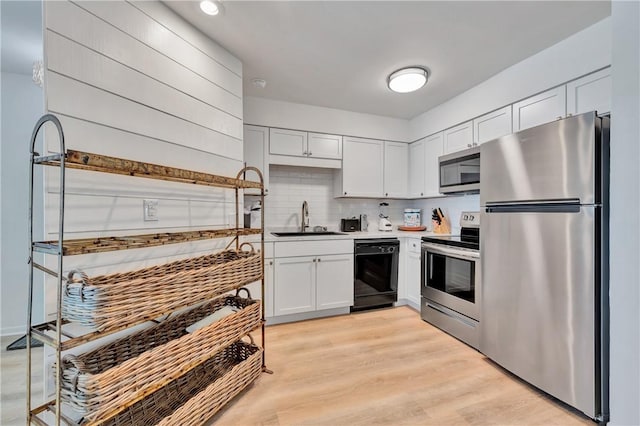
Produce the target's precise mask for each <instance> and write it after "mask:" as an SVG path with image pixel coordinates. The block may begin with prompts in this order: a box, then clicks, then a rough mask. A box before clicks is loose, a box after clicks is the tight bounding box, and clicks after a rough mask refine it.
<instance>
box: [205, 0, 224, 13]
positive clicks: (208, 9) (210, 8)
mask: <svg viewBox="0 0 640 426" xmlns="http://www.w3.org/2000/svg"><path fill="white" fill-rule="evenodd" d="M200 9H201V10H202V11H203V12H204V13H206V14H207V15H212V16H213V15H218V14H219V13H222V4H221V3H220V2H219V1H213V0H202V1H201V2H200Z"/></svg>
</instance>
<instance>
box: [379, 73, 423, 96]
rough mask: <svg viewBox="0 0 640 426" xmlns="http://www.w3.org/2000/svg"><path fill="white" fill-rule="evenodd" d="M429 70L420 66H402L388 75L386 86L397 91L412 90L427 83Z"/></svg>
mask: <svg viewBox="0 0 640 426" xmlns="http://www.w3.org/2000/svg"><path fill="white" fill-rule="evenodd" d="M427 77H429V72H428V71H427V70H426V69H425V68H422V67H408V68H402V69H399V70H398V71H395V72H393V73H391V74H390V75H389V77H388V78H387V86H389V89H391V90H393V91H394V92H397V93H409V92H414V91H416V90H418V89H419V88H421V87H422V86H424V85H425V84H426V83H427Z"/></svg>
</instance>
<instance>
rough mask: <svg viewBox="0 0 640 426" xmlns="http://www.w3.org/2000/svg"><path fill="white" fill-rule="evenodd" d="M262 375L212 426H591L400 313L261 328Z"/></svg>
mask: <svg viewBox="0 0 640 426" xmlns="http://www.w3.org/2000/svg"><path fill="white" fill-rule="evenodd" d="M9 342H10V340H9V341H7V342H5V339H3V340H2V345H3V348H2V419H1V420H0V424H2V425H9V424H24V417H22V420H21V421H20V419H17V418H16V417H9V415H7V416H5V414H6V413H15V412H16V411H17V412H20V413H21V412H22V411H23V410H24V398H23V397H22V398H21V397H20V396H19V395H20V391H22V395H24V390H23V389H24V387H23V386H24V379H22V380H21V379H20V378H22V377H24V374H23V373H22V374H19V373H21V371H20V370H21V369H23V368H24V367H23V364H21V365H18V364H16V363H15V360H14V362H9V361H8V360H9V357H16V356H19V357H21V359H23V360H24V356H25V355H24V351H14V352H9V353H7V352H6V351H5V350H4V348H5V346H6V344H7V343H9ZM14 354H15V355H14ZM7 355H8V356H7ZM267 366H268V367H269V368H270V369H272V370H273V371H274V373H275V374H273V375H269V374H263V375H262V376H261V377H260V378H259V379H258V380H257V382H256V383H255V384H254V385H253V386H251V387H250V388H249V389H248V390H247V391H245V392H243V393H242V394H241V395H240V396H239V397H237V398H235V399H234V400H233V401H232V402H231V403H230V404H229V405H228V406H227V407H226V408H225V409H224V411H222V412H221V413H219V414H218V415H216V416H215V417H214V418H213V419H212V421H211V424H213V423H215V424H220V425H253V424H262V425H302V424H304V425H370V424H374V425H579V424H582V425H592V424H593V423H592V422H591V421H590V420H589V419H587V418H586V417H584V416H582V415H580V414H578V413H576V412H575V411H573V410H570V409H569V408H567V407H566V406H565V405H563V404H561V403H559V402H558V401H556V400H553V399H551V398H550V397H548V396H546V395H544V394H542V393H541V392H539V391H537V390H536V389H534V388H532V387H530V386H529V385H527V384H526V383H524V382H522V381H520V380H518V379H517V378H515V377H514V376H512V375H510V374H509V373H507V372H505V371H504V370H502V369H501V368H499V367H498V366H496V365H495V364H493V363H492V362H490V361H489V360H487V359H486V358H485V357H484V356H483V355H482V354H480V353H478V352H476V351H475V350H473V349H471V348H469V347H468V346H466V345H465V344H463V343H461V342H459V341H458V340H456V339H454V338H452V337H450V336H449V335H447V334H445V333H443V332H441V331H440V330H438V329H436V328H434V327H432V326H431V325H429V324H427V323H425V322H423V321H422V320H420V317H419V315H418V313H416V312H415V311H413V310H412V309H410V308H408V307H399V308H394V309H385V310H377V311H369V312H364V313H358V314H352V315H345V316H340V317H333V318H326V319H319V320H313V321H304V322H299V323H293V324H283V325H276V326H270V327H267ZM16 407H17V410H16Z"/></svg>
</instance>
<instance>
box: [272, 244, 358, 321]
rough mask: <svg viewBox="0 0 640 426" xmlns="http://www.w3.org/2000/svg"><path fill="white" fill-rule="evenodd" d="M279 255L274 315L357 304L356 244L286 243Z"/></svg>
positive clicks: (276, 268) (282, 245) (277, 251)
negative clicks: (354, 287)
mask: <svg viewBox="0 0 640 426" xmlns="http://www.w3.org/2000/svg"><path fill="white" fill-rule="evenodd" d="M275 253H276V257H275V259H274V264H273V268H274V269H273V279H274V283H273V301H274V303H273V313H274V316H276V317H277V316H281V315H291V314H300V313H304V312H313V311H321V310H325V309H335V308H348V307H349V306H352V305H353V241H351V240H338V241H335V240H334V241H330V240H327V241H308V242H305V241H302V242H282V243H276V244H275ZM333 253H339V254H333ZM283 255H284V256H283Z"/></svg>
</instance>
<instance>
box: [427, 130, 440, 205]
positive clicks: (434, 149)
mask: <svg viewBox="0 0 640 426" xmlns="http://www.w3.org/2000/svg"><path fill="white" fill-rule="evenodd" d="M443 139H444V134H443V132H440V133H436V134H435V135H431V136H428V137H426V138H425V139H424V197H435V196H439V195H440V164H439V162H438V157H440V156H441V155H443V154H444V148H443Z"/></svg>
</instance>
